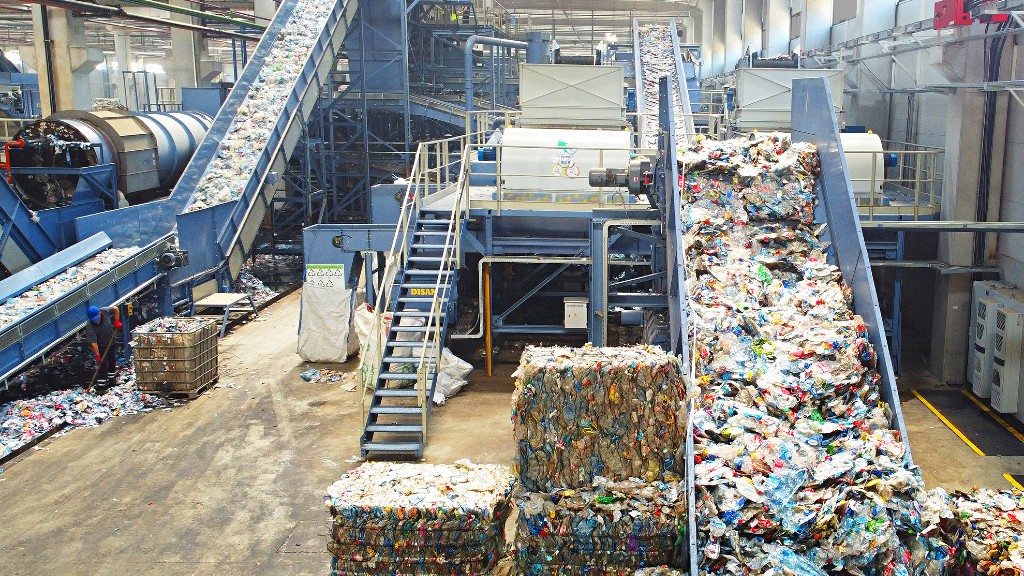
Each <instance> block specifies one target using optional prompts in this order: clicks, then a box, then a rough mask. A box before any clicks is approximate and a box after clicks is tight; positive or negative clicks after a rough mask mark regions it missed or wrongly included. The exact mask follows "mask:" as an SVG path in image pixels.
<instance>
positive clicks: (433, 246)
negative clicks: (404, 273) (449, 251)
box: [412, 244, 448, 250]
mask: <svg viewBox="0 0 1024 576" xmlns="http://www.w3.org/2000/svg"><path fill="white" fill-rule="evenodd" d="M447 247H448V244H413V245H412V249H413V250H444V249H445V248H447Z"/></svg>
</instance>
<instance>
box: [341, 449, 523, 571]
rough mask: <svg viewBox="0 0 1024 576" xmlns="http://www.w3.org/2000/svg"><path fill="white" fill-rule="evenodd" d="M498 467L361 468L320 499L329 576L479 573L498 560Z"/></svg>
mask: <svg viewBox="0 0 1024 576" xmlns="http://www.w3.org/2000/svg"><path fill="white" fill-rule="evenodd" d="M514 486H515V477H514V476H513V475H512V471H511V470H510V469H509V468H508V467H506V466H498V465H490V464H473V463H471V462H468V461H465V460H462V461H459V462H456V463H455V464H454V465H438V464H414V463H392V462H367V463H364V464H362V465H361V466H359V467H358V468H356V469H354V470H352V471H350V472H348V473H346V474H345V475H344V476H342V478H341V480H339V481H338V482H336V483H335V484H334V485H333V486H331V487H330V488H329V489H328V491H327V495H326V496H325V498H324V501H325V503H326V504H327V507H328V508H329V509H330V512H331V516H332V518H333V523H332V528H331V535H330V541H329V543H328V548H329V549H330V551H331V555H332V561H331V565H332V574H333V575H363V574H366V575H369V574H380V575H385V574H387V575H394V574H402V575H410V576H411V575H416V576H420V575H423V576H426V575H436V576H441V575H450V576H475V575H478V574H486V573H487V572H488V571H489V570H490V569H491V568H492V567H493V566H494V565H495V564H496V563H497V561H498V560H499V559H500V558H501V557H502V556H503V555H504V553H505V535H504V527H505V522H506V520H507V519H508V515H509V512H510V509H511V498H512V490H513V487H514Z"/></svg>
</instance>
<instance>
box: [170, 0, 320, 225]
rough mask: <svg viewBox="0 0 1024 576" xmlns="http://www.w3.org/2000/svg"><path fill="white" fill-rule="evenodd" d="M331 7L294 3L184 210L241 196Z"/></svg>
mask: <svg viewBox="0 0 1024 576" xmlns="http://www.w3.org/2000/svg"><path fill="white" fill-rule="evenodd" d="M333 8H334V3H333V2H324V1H322V0H300V1H299V2H298V4H297V5H296V6H295V9H294V12H293V13H292V15H291V17H290V18H289V19H288V21H287V22H286V23H285V25H284V28H283V29H282V30H281V32H280V33H279V34H278V35H277V38H276V40H275V41H274V43H273V45H272V46H271V48H270V53H269V54H268V55H267V57H266V60H265V64H264V66H263V68H262V69H261V70H260V74H259V78H258V79H257V80H256V81H255V82H253V84H252V87H251V88H250V90H249V94H248V96H247V98H246V100H245V101H244V102H243V103H242V104H241V106H239V108H238V112H237V114H236V115H235V118H234V119H233V121H232V123H231V126H230V127H229V128H228V132H227V134H226V135H225V137H224V138H223V139H222V140H221V141H220V143H219V147H218V149H217V155H216V158H215V159H214V160H213V161H212V162H211V163H210V165H209V167H208V168H207V170H206V173H205V174H203V177H202V179H201V180H200V182H199V184H198V186H197V189H196V193H195V195H194V196H193V197H192V199H191V200H190V202H191V204H190V205H189V207H188V208H187V211H189V212H193V211H196V210H202V209H204V208H208V207H210V206H214V205H217V204H223V203H225V202H231V201H234V200H238V198H239V197H241V195H242V191H243V190H244V189H245V186H246V184H248V182H249V180H250V178H251V177H252V175H253V171H254V170H255V168H256V162H257V161H258V160H259V157H260V155H261V154H262V153H263V150H264V148H265V147H266V144H267V140H268V138H269V135H270V132H271V130H272V129H273V127H274V125H275V124H276V123H277V121H278V118H279V117H280V115H281V112H282V111H283V110H284V106H285V104H286V103H287V102H288V96H289V94H290V93H291V91H292V90H293V88H294V86H295V81H296V79H297V78H298V77H299V73H300V72H301V71H302V68H303V67H304V66H305V65H306V62H307V61H308V59H309V56H310V54H311V52H312V49H313V45H314V44H315V42H316V40H317V38H318V37H319V36H320V33H321V31H322V30H323V28H324V25H325V24H326V22H327V16H328V15H330V13H331V10H332V9H333Z"/></svg>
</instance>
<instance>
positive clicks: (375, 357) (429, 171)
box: [359, 136, 468, 420]
mask: <svg viewBox="0 0 1024 576" xmlns="http://www.w3.org/2000/svg"><path fill="white" fill-rule="evenodd" d="M467 141H468V138H467V137H466V136H459V137H456V138H448V139H444V140H434V141H430V142H423V143H421V144H420V145H419V146H418V147H417V148H416V155H415V157H414V158H413V165H412V170H411V173H410V175H409V179H408V182H407V184H406V189H405V196H404V198H403V199H402V210H401V213H400V214H399V217H398V226H397V228H396V229H395V236H394V238H393V239H392V241H391V249H390V250H389V252H388V260H387V265H386V266H385V270H384V276H383V277H384V281H383V282H382V283H381V286H380V289H379V290H378V291H377V301H376V302H375V304H374V322H373V326H372V328H371V332H370V335H369V337H368V338H367V340H366V344H364V346H363V350H362V354H361V355H360V365H359V373H360V375H361V377H362V386H361V392H360V409H361V411H362V410H364V408H365V400H366V390H367V389H368V388H370V389H372V388H373V387H374V384H375V382H376V380H377V376H378V374H379V369H380V367H381V363H382V362H383V360H384V344H385V342H386V336H387V331H386V329H387V328H386V325H387V324H389V323H390V320H389V321H387V322H386V321H385V317H386V315H389V314H391V308H392V306H393V300H392V297H393V294H392V292H393V288H394V281H395V278H396V276H397V275H398V272H399V271H400V270H404V269H405V267H406V266H407V264H408V258H409V249H408V247H409V244H410V241H411V239H412V234H413V232H414V231H415V225H416V222H417V217H418V214H419V211H420V208H421V207H422V203H423V200H424V199H425V198H427V197H431V196H436V195H438V194H444V193H448V192H450V191H452V190H453V188H454V189H457V187H458V186H462V185H463V184H462V181H463V180H464V179H463V178H462V175H463V173H464V172H466V170H467V168H466V167H465V166H464V165H463V164H464V162H463V161H462V160H463V159H465V158H466V156H465V154H466V151H467V150H468V146H467V145H466V143H467ZM453 151H458V154H459V160H456V161H454V162H453V161H452V160H451V154H452V152H453ZM368 280H369V279H368ZM362 417H363V419H364V420H365V417H366V414H365V411H363V412H362Z"/></svg>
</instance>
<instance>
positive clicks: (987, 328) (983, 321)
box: [970, 296, 1002, 398]
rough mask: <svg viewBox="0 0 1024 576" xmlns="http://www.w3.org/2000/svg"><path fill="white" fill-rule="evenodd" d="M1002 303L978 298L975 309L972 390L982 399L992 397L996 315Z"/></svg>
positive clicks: (991, 298) (992, 298) (972, 329)
mask: <svg viewBox="0 0 1024 576" xmlns="http://www.w3.org/2000/svg"><path fill="white" fill-rule="evenodd" d="M1001 304H1002V302H1001V301H1000V300H999V299H998V298H995V297H993V296H983V297H981V298H978V300H977V302H976V304H975V307H974V321H973V322H972V326H971V331H972V332H973V333H974V338H973V339H972V340H971V344H972V345H973V350H972V355H973V356H974V362H973V366H972V370H973V372H971V378H970V380H971V385H972V388H971V390H972V391H973V392H974V393H975V394H976V395H978V396H980V397H982V398H988V397H989V396H991V395H992V359H993V344H994V341H995V333H996V314H997V312H998V310H999V309H1000V307H1001Z"/></svg>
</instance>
